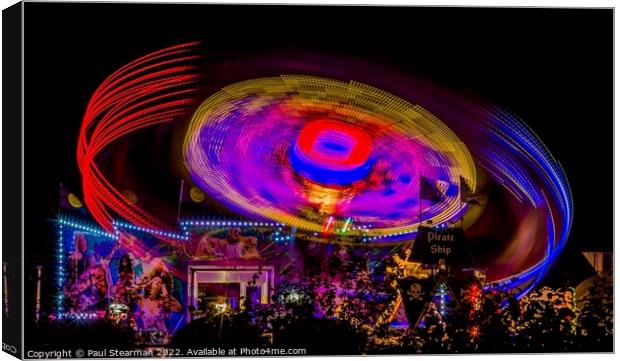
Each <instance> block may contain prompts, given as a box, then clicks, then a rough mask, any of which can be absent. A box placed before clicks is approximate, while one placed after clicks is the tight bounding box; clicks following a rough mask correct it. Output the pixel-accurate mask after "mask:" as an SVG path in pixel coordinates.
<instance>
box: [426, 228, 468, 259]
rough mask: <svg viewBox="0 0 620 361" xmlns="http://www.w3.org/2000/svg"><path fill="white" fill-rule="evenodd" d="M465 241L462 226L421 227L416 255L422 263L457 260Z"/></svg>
mask: <svg viewBox="0 0 620 361" xmlns="http://www.w3.org/2000/svg"><path fill="white" fill-rule="evenodd" d="M464 243H465V233H464V232H463V229H462V228H447V227H435V228H431V227H420V228H419V230H418V234H417V235H416V239H415V246H414V255H416V258H417V259H418V260H419V261H421V262H422V263H426V264H438V263H439V260H440V259H443V260H444V261H445V262H446V263H451V262H454V261H456V260H457V259H458V258H459V256H460V253H462V252H460V251H461V250H462V248H463V246H464Z"/></svg>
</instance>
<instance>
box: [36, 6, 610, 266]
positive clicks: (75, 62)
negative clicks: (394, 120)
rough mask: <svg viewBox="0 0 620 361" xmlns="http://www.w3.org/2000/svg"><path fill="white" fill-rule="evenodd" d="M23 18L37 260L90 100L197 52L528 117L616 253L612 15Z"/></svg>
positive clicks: (374, 10)
mask: <svg viewBox="0 0 620 361" xmlns="http://www.w3.org/2000/svg"><path fill="white" fill-rule="evenodd" d="M25 19H26V20H25V29H26V34H25V35H26V39H25V43H26V52H25V57H26V60H25V78H26V83H25V94H26V99H25V131H26V136H25V149H26V159H25V164H26V169H25V176H26V179H25V195H26V204H25V213H26V234H25V237H26V240H27V246H26V250H27V252H30V255H31V256H36V255H37V254H38V255H44V254H45V253H46V252H47V251H48V250H49V248H50V247H52V246H53V239H54V236H53V234H52V233H51V227H50V225H51V224H50V222H49V221H50V220H51V219H53V217H54V212H53V209H54V208H55V207H56V206H57V200H58V184H59V183H60V182H63V183H64V184H66V185H68V186H69V187H70V188H72V189H79V185H80V178H79V173H78V170H77V165H76V160H75V148H76V139H77V134H78V129H79V125H80V122H81V117H82V114H83V111H84V109H85V106H86V103H87V101H88V99H89V97H90V95H91V94H92V92H93V91H94V90H95V88H96V87H97V86H98V84H99V83H100V82H101V81H102V80H103V79H105V77H106V76H107V75H109V74H110V73H111V72H113V71H114V70H116V69H117V68H118V67H120V66H122V65H123V64H125V63H127V62H129V61H131V60H133V59H135V58H137V57H139V56H141V55H144V54H147V53H149V52H152V51H155V50H158V49H161V48H163V47H166V46H169V45H174V44H177V43H180V42H184V41H190V40H201V41H203V42H205V43H207V44H208V46H209V47H210V48H211V49H213V50H217V51H221V52H224V53H225V52H236V51H252V50H260V49H265V48H270V49H310V50H312V51H325V52H337V53H340V54H344V55H347V56H351V57H355V58H361V59H368V60H371V61H372V60H377V61H381V62H383V63H384V64H391V65H393V66H394V67H396V68H398V69H399V70H400V71H404V72H410V73H412V74H420V75H423V76H424V77H426V78H428V79H431V80H433V81H435V82H436V83H438V84H441V85H444V86H447V87H450V88H453V89H456V90H462V91H473V92H474V93H477V94H480V95H481V96H483V97H485V98H487V99H489V100H491V101H493V102H494V103H496V104H498V105H500V106H503V107H505V108H507V109H509V110H511V111H513V112H515V113H516V114H517V115H519V116H520V117H521V118H522V119H523V120H524V121H525V122H526V123H527V124H528V125H529V126H530V127H532V128H533V129H534V131H535V132H536V133H537V134H538V135H539V136H540V138H541V139H542V141H543V142H544V143H545V144H546V145H547V146H548V147H549V149H550V151H551V153H552V154H553V155H554V156H555V157H556V159H557V160H559V162H560V163H561V164H562V166H563V167H564V169H565V171H566V173H567V175H568V179H569V182H570V186H571V189H572V194H573V197H574V206H575V218H574V223H573V229H572V232H571V235H570V239H569V240H570V243H571V244H572V245H575V246H578V247H579V248H584V249H608V250H610V249H611V248H612V244H613V235H612V229H613V228H612V227H613V223H612V222H613V220H612V212H613V203H612V202H613V201H612V199H613V198H612V192H613V178H612V177H613V176H612V169H613V163H612V162H613V159H612V158H613V155H612V154H613V103H612V102H613V76H612V75H613V12H612V10H570V9H483V8H473V9H472V8H470V9H466V8H416V7H408V8H399V7H335V6H330V7H319V6H312V7H307V6H306V7H301V6H296V7H285V6H279V7H276V6H224V5H174V6H170V5H161V4H160V5H144V4H143V5H131V4H114V5H112V4H92V3H91V4H45V3H26V4H25ZM28 245H32V247H29V246H28ZM26 258H27V259H28V258H29V255H28V254H27V257H26Z"/></svg>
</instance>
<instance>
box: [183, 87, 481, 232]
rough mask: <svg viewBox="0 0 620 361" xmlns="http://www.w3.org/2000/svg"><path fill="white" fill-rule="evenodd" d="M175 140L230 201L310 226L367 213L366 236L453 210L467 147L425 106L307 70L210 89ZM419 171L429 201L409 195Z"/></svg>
mask: <svg viewBox="0 0 620 361" xmlns="http://www.w3.org/2000/svg"><path fill="white" fill-rule="evenodd" d="M184 151H185V153H184V155H185V162H186V166H187V168H188V169H189V172H190V174H191V176H192V179H193V180H194V181H195V182H196V184H197V185H198V186H200V187H201V188H202V189H203V190H205V191H206V192H207V193H209V194H211V195H212V196H213V197H215V198H216V199H218V200H220V201H222V202H224V203H226V204H227V205H228V206H229V207H230V208H233V209H235V210H237V211H239V212H241V213H244V214H246V215H248V216H250V217H260V218H267V219H271V220H275V221H278V222H281V223H286V224H289V225H291V226H294V227H298V228H300V229H303V230H306V231H313V232H322V231H324V225H325V222H326V221H328V219H330V217H331V218H332V219H336V220H339V221H340V222H341V223H342V224H344V223H345V222H346V220H347V219H350V220H349V223H351V222H352V223H354V224H368V225H371V229H369V230H366V231H364V234H366V235H367V236H381V235H388V234H406V233H412V232H414V231H415V230H416V229H417V227H418V226H419V224H420V223H422V222H424V221H426V220H428V219H432V220H433V222H435V223H443V222H447V221H454V220H456V219H458V218H459V217H460V212H461V211H462V207H461V204H460V200H459V194H458V184H459V181H460V178H461V177H463V178H465V179H467V180H468V181H469V182H470V183H472V184H474V186H475V182H476V172H475V167H474V161H473V158H472V156H471V155H470V153H469V151H468V150H467V147H465V145H464V144H463V142H461V140H460V139H459V138H458V137H457V136H456V135H455V134H454V133H453V132H452V131H451V130H450V129H449V128H448V127H446V126H445V124H443V123H442V122H441V121H440V120H439V119H437V118H436V117H434V116H433V115H432V114H430V113H429V112H428V111H426V110H424V109H423V108H421V107H419V106H414V105H412V104H410V103H408V102H406V101H404V100H403V99H400V98H398V97H396V96H394V95H392V94H389V93H387V92H384V91H381V90H379V89H376V88H373V87H371V86H368V85H366V84H361V83H356V82H342V81H338V80H333V79H327V78H318V77H310V76H294V75H287V76H280V77H275V78H262V79H255V80H248V81H244V82H241V83H237V84H233V85H231V86H229V87H226V88H224V89H223V90H222V91H220V92H218V93H216V94H214V95H212V96H211V97H209V98H208V99H207V100H205V101H204V102H203V103H202V105H200V107H199V108H198V110H197V111H196V113H195V114H194V117H193V118H192V121H191V124H190V127H189V130H188V133H187V137H186V140H185V145H184ZM421 177H425V178H428V179H432V180H434V182H436V184H437V188H438V189H439V190H441V193H442V194H441V197H442V201H441V202H433V201H432V200H427V199H425V198H424V197H421V189H420V181H419V180H420V178H421ZM301 209H305V210H306V213H305V214H303V215H301V214H300V210H301Z"/></svg>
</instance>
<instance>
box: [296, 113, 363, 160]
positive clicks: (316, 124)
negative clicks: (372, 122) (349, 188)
mask: <svg viewBox="0 0 620 361" xmlns="http://www.w3.org/2000/svg"><path fill="white" fill-rule="evenodd" d="M325 138H333V139H334V140H333V141H332V140H330V139H327V140H325ZM322 141H326V142H332V143H335V144H334V147H335V148H339V149H338V150H336V151H334V152H329V151H327V150H326V149H325V147H322V146H321V142H322ZM297 144H298V146H299V149H300V150H301V151H302V152H303V153H304V155H306V156H307V157H309V158H310V159H312V160H313V161H315V162H317V163H320V164H325V165H326V166H336V167H338V168H340V169H342V170H348V169H352V168H355V167H359V166H360V165H362V164H364V162H366V161H367V160H368V157H369V156H370V153H371V151H372V139H371V138H370V136H369V135H368V134H367V133H366V132H364V131H363V130H362V129H361V128H359V127H355V126H352V125H350V124H346V123H343V122H337V121H333V120H327V119H320V120H315V121H312V122H310V123H308V125H306V126H305V127H304V128H303V129H302V130H301V132H300V133H299V138H298V139H297Z"/></svg>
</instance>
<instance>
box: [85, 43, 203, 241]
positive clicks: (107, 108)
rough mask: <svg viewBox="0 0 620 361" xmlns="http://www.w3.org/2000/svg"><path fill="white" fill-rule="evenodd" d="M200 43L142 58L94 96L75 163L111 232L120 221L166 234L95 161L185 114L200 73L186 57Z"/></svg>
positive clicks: (88, 200) (94, 211) (88, 198)
mask: <svg viewBox="0 0 620 361" xmlns="http://www.w3.org/2000/svg"><path fill="white" fill-rule="evenodd" d="M196 45H197V43H187V44H181V45H177V46H173V47H169V48H166V49H163V50H159V51H156V52H154V53H151V54H149V55H146V56H143V57H141V58H139V59H137V60H135V61H133V62H131V63H129V64H127V65H125V66H123V67H121V68H120V69H119V70H117V71H116V72H114V73H113V74H112V75H111V76H109V77H108V78H107V79H106V80H105V81H104V82H103V83H102V84H101V85H100V86H99V87H98V88H97V90H96V91H95V92H94V94H93V95H92V97H91V99H90V101H89V103H88V106H87V107H86V112H85V113H84V117H83V120H82V126H81V129H80V134H79V138H78V148H77V160H78V167H79V169H80V172H81V173H82V188H83V191H84V202H85V204H86V207H87V208H88V210H89V212H90V213H91V215H92V216H93V218H94V219H95V220H96V221H97V223H99V224H100V225H101V227H103V228H104V229H105V230H106V231H108V232H113V231H114V226H113V225H112V221H113V219H114V218H115V217H116V216H120V217H121V218H123V219H125V220H127V221H128V222H130V223H132V224H134V225H136V226H139V227H145V228H157V229H163V228H165V227H164V225H163V224H161V222H160V221H159V220H158V219H157V218H156V217H154V216H152V215H150V214H149V213H147V212H146V211H144V210H142V209H141V208H139V207H137V206H136V205H134V204H130V203H129V202H128V201H127V200H126V199H125V197H124V196H123V194H122V193H121V192H119V191H118V190H116V189H115V188H114V186H113V185H112V184H110V182H108V180H107V179H106V178H105V177H104V175H103V174H102V173H101V171H100V169H99V167H98V166H97V163H96V161H95V160H96V158H97V155H98V154H99V153H100V152H101V151H102V150H103V149H105V147H107V146H108V145H110V144H111V143H113V142H115V141H117V140H118V139H119V138H121V137H123V136H125V135H127V134H129V133H131V132H133V131H135V130H137V129H140V128H145V127H148V126H152V125H155V124H159V123H163V122H167V121H170V120H173V119H174V118H175V117H178V116H182V115H184V114H185V113H186V111H187V110H186V109H185V106H186V105H187V104H189V103H191V102H192V99H193V93H194V92H195V88H194V84H195V82H196V80H197V68H196V67H195V66H192V65H191V62H192V61H193V60H195V59H196V58H197V56H194V55H187V53H188V52H190V51H192V50H193V48H194V47H195V46H196Z"/></svg>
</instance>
